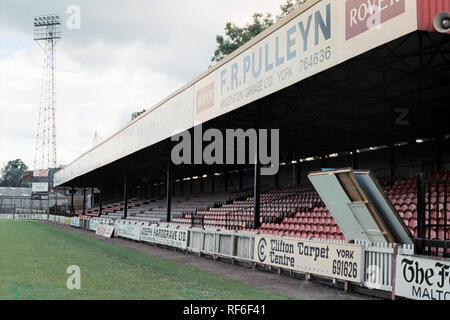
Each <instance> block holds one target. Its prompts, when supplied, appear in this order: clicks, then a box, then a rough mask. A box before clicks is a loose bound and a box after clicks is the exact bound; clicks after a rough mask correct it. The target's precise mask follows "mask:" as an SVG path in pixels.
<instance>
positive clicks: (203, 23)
mask: <svg viewBox="0 0 450 320" xmlns="http://www.w3.org/2000/svg"><path fill="white" fill-rule="evenodd" d="M73 4H75V5H78V6H79V7H80V10H81V29H80V30H76V29H75V30H69V29H67V27H66V26H65V25H64V28H63V39H62V41H60V42H59V43H58V46H57V72H56V87H57V97H56V101H57V112H56V117H57V124H56V127H57V150H58V164H68V163H69V162H71V161H72V160H74V159H75V158H76V157H78V156H79V155H80V154H81V153H83V152H84V151H86V150H87V149H90V148H91V147H92V144H93V140H94V133H95V131H97V132H98V133H99V134H100V136H102V137H105V138H106V137H107V136H109V135H110V134H112V133H114V132H115V131H117V130H118V129H119V128H120V127H121V126H123V125H124V124H126V123H127V122H128V121H129V120H130V119H131V113H132V112H135V111H139V110H142V108H148V107H151V106H153V105H154V104H156V103H157V102H159V101H160V100H162V99H164V98H165V97H166V96H168V95H169V94H170V93H172V92H174V91H175V90H177V89H178V88H180V87H181V86H183V85H184V84H186V83H187V82H189V81H190V80H192V79H193V78H195V77H196V76H198V75H199V74H201V73H202V72H203V71H205V70H206V69H207V67H208V65H210V64H211V62H210V58H211V56H212V54H213V52H214V49H215V36H216V35H217V34H222V33H223V29H224V26H225V23H226V22H227V21H233V22H236V23H237V24H239V25H243V24H244V23H245V22H246V21H250V20H251V16H252V13H253V12H255V11H258V12H272V13H274V14H276V13H278V12H279V4H280V3H278V1H274V0H264V1H262V0H248V1H227V2H223V1H221V2H219V1H210V0H190V1H148V0H133V1H122V0H120V1H119V0H98V1H89V0H78V1H66V0H40V1H29V0H2V1H1V2H0V166H3V165H4V164H5V163H6V162H7V161H9V160H12V159H16V158H22V159H23V160H24V161H25V162H26V164H27V165H28V166H29V167H33V160H34V147H35V139H36V137H35V136H36V130H37V114H38V106H39V99H40V88H41V77H42V71H41V67H42V60H43V51H42V49H41V48H39V47H38V46H37V45H36V44H35V43H34V42H33V40H32V22H33V17H34V16H36V15H39V14H47V13H60V14H61V15H62V18H63V21H64V22H65V21H66V19H67V18H68V17H69V15H68V14H67V13H66V10H67V7H68V6H69V5H73Z"/></svg>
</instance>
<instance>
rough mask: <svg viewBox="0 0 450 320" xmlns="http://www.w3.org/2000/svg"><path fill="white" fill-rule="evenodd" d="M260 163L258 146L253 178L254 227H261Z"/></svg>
mask: <svg viewBox="0 0 450 320" xmlns="http://www.w3.org/2000/svg"><path fill="white" fill-rule="evenodd" d="M260 174H261V170H260V165H259V159H258V148H256V149H255V169H254V178H253V207H254V218H255V219H254V222H253V228H254V229H255V230H256V229H259V226H260V221H259V217H260V180H261V179H260Z"/></svg>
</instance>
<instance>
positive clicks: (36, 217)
mask: <svg viewBox="0 0 450 320" xmlns="http://www.w3.org/2000/svg"><path fill="white" fill-rule="evenodd" d="M14 219H16V220H47V219H48V215H46V214H37V213H16V214H15V215H14Z"/></svg>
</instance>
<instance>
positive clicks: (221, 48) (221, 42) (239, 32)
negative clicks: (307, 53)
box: [211, 0, 306, 62]
mask: <svg viewBox="0 0 450 320" xmlns="http://www.w3.org/2000/svg"><path fill="white" fill-rule="evenodd" d="M304 2H306V0H295V1H294V0H286V3H285V4H282V5H281V6H280V9H281V14H280V15H278V16H277V18H276V20H277V21H278V20H280V19H281V18H283V17H284V16H286V15H288V14H289V13H291V12H292V11H293V10H294V9H295V8H297V7H298V6H299V5H301V4H302V3H304ZM273 23H274V21H273V19H272V15H271V14H270V13H267V14H266V15H265V16H264V15H263V14H262V13H254V14H253V23H252V24H249V23H247V24H246V25H245V27H243V28H240V27H238V26H236V25H235V24H234V23H232V22H227V24H226V25H225V37H224V36H222V35H217V36H216V42H217V49H216V51H215V52H214V56H213V57H212V58H211V61H212V62H219V61H221V60H222V59H223V58H225V57H226V56H227V55H229V54H230V53H232V52H233V51H235V50H236V49H238V48H239V47H241V46H242V45H244V44H245V43H247V42H248V41H250V40H251V39H253V38H254V37H256V36H257V35H258V34H260V33H261V32H263V31H264V30H266V29H267V28H269V27H270V26H271V25H272V24H273Z"/></svg>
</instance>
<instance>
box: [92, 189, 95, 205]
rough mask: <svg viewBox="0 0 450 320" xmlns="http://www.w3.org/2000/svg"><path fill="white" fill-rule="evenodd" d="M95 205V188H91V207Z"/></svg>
mask: <svg viewBox="0 0 450 320" xmlns="http://www.w3.org/2000/svg"><path fill="white" fill-rule="evenodd" d="M94 206H95V190H94V188H91V209H92V208H94Z"/></svg>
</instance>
